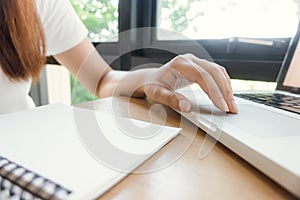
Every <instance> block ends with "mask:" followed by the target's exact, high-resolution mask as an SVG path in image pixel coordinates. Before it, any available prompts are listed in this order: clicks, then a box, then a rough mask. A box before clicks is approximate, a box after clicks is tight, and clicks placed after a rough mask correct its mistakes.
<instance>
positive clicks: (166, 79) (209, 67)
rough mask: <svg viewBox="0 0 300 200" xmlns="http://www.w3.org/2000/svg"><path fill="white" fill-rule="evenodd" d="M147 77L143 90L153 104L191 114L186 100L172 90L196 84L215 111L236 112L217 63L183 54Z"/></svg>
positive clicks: (226, 82) (229, 86) (225, 78)
mask: <svg viewBox="0 0 300 200" xmlns="http://www.w3.org/2000/svg"><path fill="white" fill-rule="evenodd" d="M147 73H148V74H147V75H146V76H145V80H144V83H143V87H142V88H143V89H142V90H143V92H144V93H145V95H146V96H147V97H148V98H150V99H152V100H154V101H156V102H159V103H162V104H165V105H167V106H170V107H172V108H175V109H178V110H181V111H184V112H188V111H190V110H191V104H190V102H189V100H188V99H187V98H186V97H185V96H183V95H182V94H179V93H177V92H175V90H176V89H179V88H181V87H184V86H187V85H189V84H190V83H197V84H199V86H200V87H201V88H202V89H203V91H204V92H205V93H206V94H207V95H208V97H209V98H210V99H211V100H212V102H213V103H214V105H215V106H216V107H218V108H219V109H221V110H223V111H226V112H231V113H237V111H238V109H237V106H236V104H235V101H234V97H233V91H232V88H231V84H230V78H229V76H228V74H227V72H226V70H225V68H224V67H222V66H220V65H218V64H216V63H212V62H209V61H207V60H203V59H199V58H197V57H195V56H194V55H192V54H185V55H180V56H177V57H175V58H174V59H173V60H171V61H170V62H168V63H167V64H165V65H164V66H162V67H161V68H158V69H155V70H151V71H148V72H147Z"/></svg>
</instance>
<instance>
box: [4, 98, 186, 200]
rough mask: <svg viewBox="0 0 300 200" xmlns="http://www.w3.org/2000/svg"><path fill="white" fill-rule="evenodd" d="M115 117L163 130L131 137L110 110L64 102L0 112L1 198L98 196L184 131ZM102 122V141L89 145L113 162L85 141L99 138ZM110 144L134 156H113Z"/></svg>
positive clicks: (123, 121) (91, 197)
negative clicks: (142, 137)
mask: <svg viewBox="0 0 300 200" xmlns="http://www.w3.org/2000/svg"><path fill="white" fill-rule="evenodd" d="M94 120H96V121H97V123H98V124H96V125H95V124H93V123H94V122H95V121H94ZM117 120H120V122H121V124H122V126H123V125H124V124H125V126H129V125H128V124H132V123H134V124H135V125H136V126H138V127H147V126H150V125H151V127H152V128H153V130H159V132H157V134H155V135H153V136H152V137H149V138H147V139H139V138H137V137H132V136H131V135H127V134H124V132H123V130H122V127H120V124H118V123H117V122H116V118H115V117H114V116H113V115H112V114H107V113H106V114H104V113H100V112H95V111H92V110H86V109H82V108H76V107H72V106H67V105H63V104H54V105H48V106H43V107H38V108H34V109H30V110H26V111H21V112H17V113H11V114H5V115H0V138H1V139H0V199H8V198H9V199H34V198H37V199H55V200H60V199H93V198H96V197H98V196H100V195H101V194H103V193H104V192H105V191H107V190H109V189H110V188H111V187H112V186H113V185H115V184H116V183H117V182H118V181H120V180H121V179H122V178H124V177H125V176H127V175H128V174H129V173H131V172H132V171H133V170H134V169H136V168H137V167H138V166H139V165H141V164H142V163H143V162H144V161H145V160H147V159H148V158H149V157H150V156H151V155H153V154H154V153H155V152H156V151H158V150H159V149H160V148H161V147H162V146H164V145H165V144H166V143H167V142H169V141H170V140H171V139H172V138H174V137H175V136H176V135H177V134H178V133H179V132H180V129H179V128H173V127H168V126H161V125H156V124H150V123H147V122H143V121H139V120H133V119H129V118H118V119H117ZM98 125H99V127H100V129H101V134H99V135H101V137H102V140H103V141H96V143H91V145H93V144H99V145H98V146H99V149H100V151H101V152H102V153H103V154H102V156H104V157H105V156H107V157H108V159H109V156H113V158H112V159H113V160H112V161H113V162H114V163H110V161H111V160H107V162H106V160H105V159H106V158H104V157H103V159H102V160H101V156H97V155H96V154H95V152H93V150H95V149H93V148H95V147H89V144H88V142H86V141H88V140H87V139H89V138H85V137H89V136H91V132H94V133H95V134H96V136H97V134H98V132H97V131H99V130H96V129H97V128H95V127H97V126H98ZM126 128H127V129H128V127H125V129H126ZM128 130H133V131H134V129H132V128H130V127H129V129H128ZM145 130H146V129H145ZM131 134H136V136H138V134H139V133H131ZM141 134H143V133H141ZM92 139H95V138H92ZM105 141H106V142H107V141H109V144H108V143H105ZM110 144H112V146H113V147H114V148H115V149H114V150H115V151H120V152H123V154H124V155H125V153H127V154H128V155H131V157H130V156H129V157H127V158H126V157H125V158H124V157H118V155H116V154H111V152H110V150H111V149H110V148H112V147H110V146H109V145H110ZM96 148H98V147H97V146H96ZM123 154H122V153H121V154H120V155H123ZM124 159H126V160H124ZM115 163H117V164H118V163H119V164H120V166H119V168H118V166H116V165H114V164H115Z"/></svg>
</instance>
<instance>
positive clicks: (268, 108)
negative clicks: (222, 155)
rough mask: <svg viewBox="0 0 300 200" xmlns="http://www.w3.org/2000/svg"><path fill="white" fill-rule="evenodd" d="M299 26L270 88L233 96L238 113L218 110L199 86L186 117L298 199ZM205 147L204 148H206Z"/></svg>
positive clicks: (185, 91)
mask: <svg viewBox="0 0 300 200" xmlns="http://www.w3.org/2000/svg"><path fill="white" fill-rule="evenodd" d="M299 40H300V29H299V28H298V32H297V34H296V36H295V37H294V38H293V40H292V41H291V44H290V47H289V49H288V51H287V54H286V56H285V59H284V61H283V65H282V68H281V70H280V73H279V76H278V78H277V88H276V91H275V92H267V93H265V92H255V91H250V92H246V93H239V94H238V93H237V94H235V98H236V102H237V104H238V108H239V114H236V115H235V114H228V113H224V112H222V111H220V110H218V109H217V108H216V107H215V106H213V104H212V103H211V101H210V100H209V98H208V97H207V96H206V94H204V92H203V91H202V90H194V89H186V88H184V89H181V90H179V92H180V93H183V94H185V95H186V96H187V97H188V98H189V99H190V100H191V102H192V111H191V112H189V113H181V114H182V115H183V116H184V117H185V118H187V119H188V120H190V121H191V122H193V123H194V124H196V125H197V126H198V127H200V128H201V129H203V130H204V131H205V132H207V133H208V134H209V135H211V136H212V137H213V138H215V139H217V140H218V141H219V142H221V143H223V144H224V145H225V146H227V147H228V148H229V149H231V150H232V151H233V152H235V153H236V154H238V155H239V156H240V157H242V158H243V159H245V160H246V161H248V162H249V163H251V164H252V165H253V166H255V167H256V168H257V169H259V170H260V171H262V172H263V173H264V174H266V175H267V176H269V177H270V178H271V179H273V180H274V181H275V182H277V183H278V184H280V185H281V186H282V187H284V188H286V189H287V190H288V191H289V192H291V193H292V194H294V195H295V196H297V197H298V198H300V95H299V94H300V42H299ZM206 149H207V148H206Z"/></svg>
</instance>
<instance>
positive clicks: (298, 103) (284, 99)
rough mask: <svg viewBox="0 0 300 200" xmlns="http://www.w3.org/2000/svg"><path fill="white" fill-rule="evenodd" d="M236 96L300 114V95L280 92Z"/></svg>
mask: <svg viewBox="0 0 300 200" xmlns="http://www.w3.org/2000/svg"><path fill="white" fill-rule="evenodd" d="M234 96H236V97H240V98H243V99H247V100H250V101H254V102H257V103H261V104H264V105H267V106H272V107H275V108H279V109H282V110H286V111H289V112H293V113H297V114H300V97H294V96H289V95H285V94H279V93H243V94H235V95H234Z"/></svg>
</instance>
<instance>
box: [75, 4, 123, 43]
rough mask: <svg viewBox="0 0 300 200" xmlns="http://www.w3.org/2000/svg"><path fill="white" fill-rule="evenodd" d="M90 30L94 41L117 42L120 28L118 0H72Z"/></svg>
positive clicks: (90, 35) (90, 36)
mask: <svg viewBox="0 0 300 200" xmlns="http://www.w3.org/2000/svg"><path fill="white" fill-rule="evenodd" d="M70 1H71V3H72V5H73V7H74V9H75V11H76V12H77V14H78V16H79V17H80V19H81V20H82V22H83V23H84V24H85V26H86V27H87V29H88V30H89V38H90V39H91V41H92V42H108V41H109V42H115V41H117V38H116V37H113V36H115V35H116V34H117V33H118V31H119V29H118V16H119V14H118V3H119V1H118V0H111V1H107V0H70Z"/></svg>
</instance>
